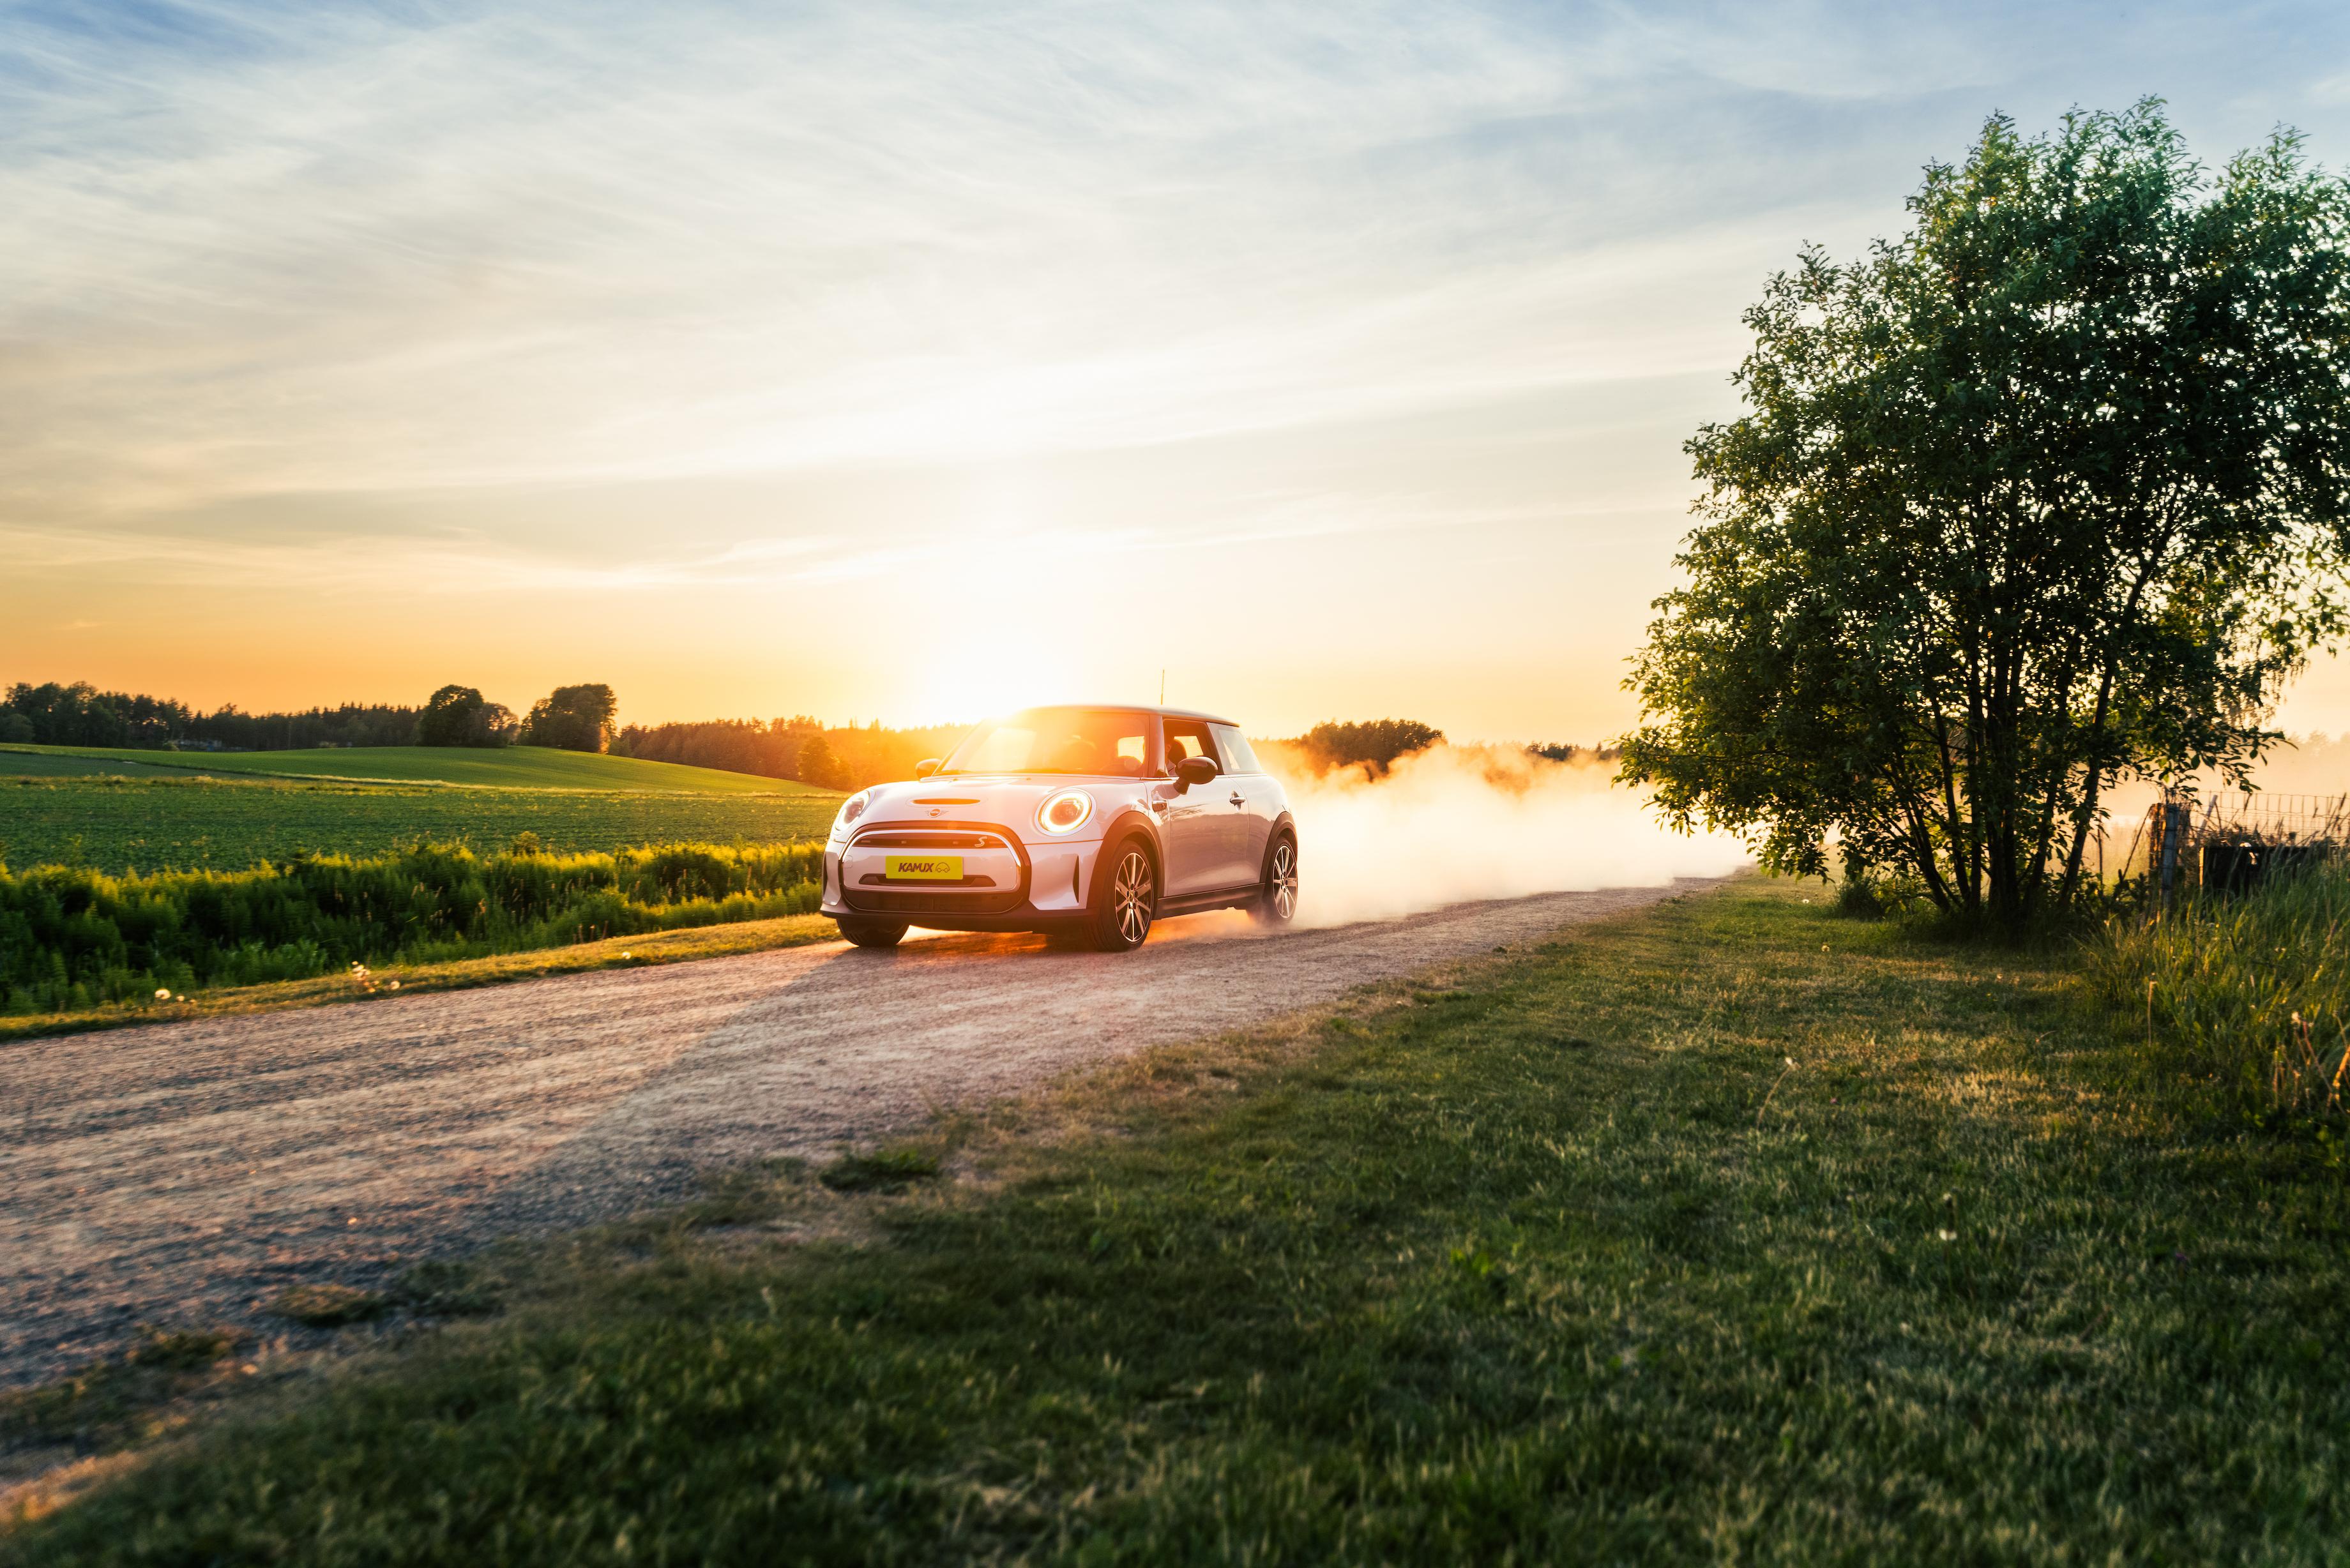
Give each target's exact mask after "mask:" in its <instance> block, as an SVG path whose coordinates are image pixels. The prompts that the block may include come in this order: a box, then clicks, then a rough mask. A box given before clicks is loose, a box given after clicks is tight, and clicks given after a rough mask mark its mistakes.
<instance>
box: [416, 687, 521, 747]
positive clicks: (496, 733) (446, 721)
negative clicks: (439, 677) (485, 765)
mask: <svg viewBox="0 0 2350 1568" xmlns="http://www.w3.org/2000/svg"><path fill="white" fill-rule="evenodd" d="M514 740H515V720H514V712H513V711H512V710H511V709H509V708H507V707H506V705H505V704H504V703H503V702H492V701H486V700H485V699H484V697H483V696H482V694H481V693H480V692H479V691H474V690H473V688H472V687H470V686H443V687H442V688H441V690H440V691H435V692H434V693H432V701H429V702H427V703H425V704H424V711H423V712H422V713H421V714H419V715H417V719H416V743H417V744H418V745H420V746H510V745H512V744H514Z"/></svg>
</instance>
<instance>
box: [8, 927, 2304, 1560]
mask: <svg viewBox="0 0 2350 1568" xmlns="http://www.w3.org/2000/svg"><path fill="white" fill-rule="evenodd" d="M1809 896H1810V897H1812V898H1814V900H1815V901H1814V902H1813V903H1811V904H1809V905H1808V906H1807V905H1806V904H1805V903H1804V902H1803V901H1802V900H1803V898H1804V897H1806V894H1805V892H1804V890H1803V889H1799V888H1793V887H1790V886H1787V885H1783V884H1770V883H1763V882H1760V881H1749V882H1745V883H1742V884H1739V885H1735V886H1733V887H1731V888H1728V889H1725V890H1723V891H1721V892H1719V893H1716V894H1711V895H1707V896H1703V897H1698V898H1690V899H1686V900H1681V901H1677V902H1675V903H1672V904H1669V905H1666V906H1663V907H1660V908H1659V909H1657V910H1655V911H1653V912H1651V913H1649V914H1647V915H1644V916H1641V917H1638V918H1634V919H1627V920H1623V921H1618V922H1614V923H1610V924H1608V925H1606V926H1601V927H1594V928H1586V929H1580V930H1576V931H1574V932H1570V933H1567V934H1565V935H1563V936H1561V937H1560V938H1559V939H1558V940H1556V941H1555V942H1552V943H1549V944H1546V945H1544V947H1543V948H1541V949H1540V950H1537V951H1534V952H1532V953H1513V954H1504V955H1497V956H1496V957H1494V958H1492V959H1491V960H1489V961H1482V962H1481V963H1479V964H1477V965H1474V966H1471V967H1469V968H1467V969H1466V970H1464V971H1461V972H1460V973H1458V974H1456V975H1453V976H1451V977H1449V978H1446V979H1443V980H1441V981H1438V982H1435V983H1423V984H1420V985H1417V986H1412V987H1407V988H1391V989H1388V990H1387V991H1384V992H1380V993H1378V994H1376V995H1373V996H1369V997H1367V998H1364V999H1361V1000H1359V1001H1358V1002H1355V1003H1352V1004H1350V1005H1349V1006H1348V1007H1347V1008H1345V1009H1342V1010H1340V1012H1338V1013H1337V1014H1336V1015H1335V1016H1332V1017H1329V1018H1327V1019H1326V1020H1304V1021H1292V1022H1291V1023H1288V1024H1285V1025H1284V1026H1283V1027H1280V1028H1276V1029H1271V1030H1267V1031H1263V1032H1259V1033H1253V1034H1249V1035H1243V1036H1240V1037H1236V1038H1232V1039H1228V1040H1223V1041H1219V1042H1213V1043H1209V1044H1201V1045H1200V1046H1197V1047H1191V1048H1186V1049H1180V1050H1172V1051H1162V1052H1158V1053H1153V1054H1149V1055H1148V1056H1146V1057H1143V1058H1140V1059H1138V1060H1137V1061H1135V1062H1133V1063H1131V1064H1127V1065H1125V1066H1123V1067H1120V1068H1118V1069H1115V1070H1112V1071H1109V1072H1107V1073H1105V1074H1103V1075H1098V1076H1097V1077H1096V1078H1094V1079H1092V1080H1089V1081H1088V1082H1087V1083H1086V1084H1084V1085H1079V1086H1078V1087H1076V1088H1075V1089H1073V1090H1070V1091H1067V1092H1066V1093H1063V1094H1060V1095H1056V1096H1045V1097H1043V1098H1040V1099H1038V1100H1036V1101H1034V1102H1032V1103H1029V1104H1027V1105H1024V1106H1012V1107H1006V1108H1003V1109H1000V1110H998V1111H995V1112H991V1113H989V1114H988V1115H987V1116H984V1117H983V1118H982V1119H980V1120H978V1121H975V1122H972V1123H969V1124H966V1125H962V1126H959V1127H949V1128H946V1129H944V1130H942V1132H941V1134H940V1136H939V1137H938V1138H937V1139H935V1140H933V1141H932V1142H931V1143H929V1144H926V1145H923V1146H920V1147H913V1148H911V1149H909V1150H901V1151H884V1153H885V1154H887V1155H889V1158H885V1159H883V1160H882V1161H880V1162H879V1165H877V1164H876V1163H875V1162H874V1161H873V1160H870V1159H868V1161H867V1163H866V1164H865V1165H864V1166H862V1167H858V1168H854V1169H844V1170H843V1172H842V1173H841V1175H840V1177H839V1179H836V1180H835V1181H834V1182H832V1183H827V1181H825V1180H824V1179H822V1178H823V1176H824V1174H825V1173H823V1172H815V1173H809V1172H805V1171H801V1170H798V1169H796V1168H788V1167H787V1168H779V1169H777V1170H775V1171H772V1172H755V1171H754V1172H745V1173H743V1174H742V1175H740V1176H739V1177H738V1178H737V1179H734V1180H733V1181H732V1182H730V1183H728V1184H724V1185H723V1186H722V1187H720V1188H718V1189H714V1190H713V1193H712V1199H711V1200H710V1201H709V1202H707V1203H704V1204H702V1205H700V1206H697V1207H695V1208H692V1209H689V1210H684V1211H682V1212H680V1213H678V1214H675V1215H672V1216H670V1217H669V1218H668V1219H666V1220H660V1221H658V1222H647V1223H643V1224H639V1225H636V1226H631V1227H622V1228H618V1229H615V1230H611V1231H603V1232H598V1233H596V1234H594V1235H589V1236H584V1237H579V1238H575V1239H571V1240H569V1241H564V1242H560V1243H557V1244H552V1245H549V1246H546V1247H545V1248H542V1249H539V1250H538V1251H535V1252H532V1253H530V1254H529V1255H528V1259H529V1260H535V1261H528V1260H525V1261H520V1262H513V1263H512V1265H511V1266H507V1265H502V1267H503V1268H504V1271H505V1272H504V1277H505V1278H506V1279H508V1280H510V1281H512V1280H519V1281H521V1283H520V1284H519V1285H518V1286H517V1287H516V1288H515V1291H514V1292H513V1293H512V1294H511V1295H510V1296H509V1297H508V1300H509V1301H510V1303H511V1304H510V1305H509V1308H508V1310H507V1312H506V1314H505V1315H504V1316H503V1317H501V1318H497V1319H494V1320H491V1321H487V1322H483V1323H475V1324H463V1325H452V1326H451V1327H449V1328H447V1329H446V1330H444V1331H442V1332H440V1333H438V1334H432V1335H430V1336H426V1337H424V1338H422V1339H410V1340H405V1341H397V1342H394V1341H385V1342H383V1343H384V1344H385V1345H386V1348H385V1350H384V1351H383V1353H382V1354H381V1355H379V1356H377V1357H375V1358H373V1359H372V1360H366V1361H362V1362H360V1363H359V1364H357V1365H355V1366H353V1367H352V1368H350V1369H348V1371H347V1372H346V1373H345V1374H344V1375H342V1376H333V1377H328V1378H324V1379H320V1380H317V1383H318V1384H319V1385H320V1387H319V1391H317V1393H315V1394H313V1395H311V1396H309V1397H304V1398H303V1399H301V1400H299V1401H298V1402H296V1403H295V1404H294V1405H293V1406H292V1407H286V1408H276V1407H272V1408H271V1409H269V1410H267V1411H264V1410H260V1409H256V1410H255V1412H254V1413H253V1414H252V1415H251V1416H250V1417H247V1418H243V1419H234V1420H229V1421H226V1422H220V1423H213V1424H212V1425H210V1426H209V1427H208V1428H206V1429H205V1430H204V1433H203V1437H202V1438H201V1439H199V1440H193V1441H189V1442H185V1443H183V1444H182V1445H180V1446H178V1447H176V1448H172V1449H166V1450H164V1451H161V1452H160V1453H158V1454H157V1456H156V1457H155V1459H153V1461H152V1462H151V1463H148V1464H145V1465H141V1466H137V1467H134V1468H131V1469H128V1470H126V1471H124V1472H122V1473H120V1474H118V1475H117V1476H116V1477H115V1478H114V1479H112V1480H105V1481H102V1482H100V1483H99V1484H98V1485H97V1486H96V1487H95V1490H93V1491H92V1492H91V1494H90V1495H88V1496H87V1497H85V1498H84V1499H83V1500H82V1501H78V1502H77V1503H75V1504H73V1505H72V1506H70V1507H68V1508H66V1509H64V1510H63V1511H61V1512H58V1513H56V1514H54V1515H52V1516H51V1517H49V1518H47V1520H45V1521H40V1522H38V1523H36V1524H32V1525H30V1526H27V1527H26V1528H24V1529H23V1530H22V1531H21V1532H19V1533H18V1535H17V1536H16V1540H15V1541H14V1542H12V1543H11V1544H13V1546H14V1548H15V1549H16V1551H17V1552H20V1553H23V1554H26V1555H27V1556H28V1557H29V1558H31V1559H36V1560H39V1561H41V1562H44V1563H113V1562H175V1563H176V1562H194V1561H207V1562H256V1561H284V1560H296V1559H298V1560H300V1561H303V1562H306V1563H429V1562H439V1561H447V1560H450V1559H451V1558H452V1557H471V1558H475V1559H494V1560H497V1561H501V1562H511V1563H583V1562H586V1563H594V1562H667V1563H679V1562H694V1563H732V1562H740V1563H769V1562H776V1561H794V1562H842V1563H849V1562H855V1563H938V1562H946V1561H973V1560H984V1561H1012V1560H1019V1561H1026V1562H1040V1563H1042V1562H1054V1563H1118V1562H1135V1563H1170V1562H1214V1563H1231V1562H1250V1563H1331V1562H1361V1563H1373V1562H1401V1561H1411V1562H1431V1561H1474V1562H1480V1563H1504V1562H1518V1563H1536V1562H1555V1561H1627V1560H1642V1561H1677V1562H1678V1561H1689V1560H1693V1559H1700V1558H1702V1559H1710V1560H1718V1561H1742V1562H1761V1563H1823V1562H1860V1561H1878V1562H1904V1563H1911V1562H1958V1561H1963V1562H1986V1563H1988V1562H2000V1563H2008V1562H2018V1561H2025V1562H2031V1561H2038V1562H2050V1563H2056V1562H2067V1563H2077V1562H2086V1561H2096V1562H2107V1561H2116V1562H2141V1561H2158V1562H2168V1561H2181V1560H2195V1561H2215V1560H2230V1561H2260V1562H2264V1563H2291V1562H2309V1563H2318V1562H2339V1561H2341V1559H2342V1542H2344V1541H2345V1540H2350V1492H2345V1483H2350V1467H2346V1466H2345V1442H2350V1436H2345V1434H2350V1244H2345V1243H2350V1196H2345V1194H2346V1193H2350V1188H2345V1173H2344V1168H2343V1165H2342V1162H2341V1160H2340V1158H2339V1156H2338V1152H2336V1151H2334V1150H2330V1149H2329V1148H2328V1147H2324V1146H2318V1145H2315V1144H2314V1143H2302V1142H2293V1141H2290V1140H2279V1139H2276V1138H2272V1137H2246V1136H2244V1135H2243V1134H2242V1133H2241V1130H2240V1129H2241V1123H2236V1122H2207V1121H2204V1120H2201V1119H2199V1118H2198V1117H2197V1116H2194V1115H2189V1114H2184V1113H2182V1112H2181V1111H2179V1110H2178V1108H2177V1107H2176V1106H2173V1105H2172V1104H2171V1103H2170V1102H2168V1101H2167V1100H2166V1099H2165V1098H2164V1097H2163V1096H2162V1095H2161V1094H2159V1093H2158V1092H2155V1089H2154V1088H2152V1087H2148V1086H2147V1085H2145V1084H2144V1082H2143V1080H2142V1079H2131V1080H2129V1082H2130V1084H2131V1085H2133V1086H2129V1087H2124V1086H2123V1085H2124V1082H2125V1080H2124V1078H2123V1077H2121V1076H2117V1075H2116V1069H2115V1062H2116V1051H2117V1046H2116V1038H2115V1035H2114V1033H2113V1031H2112V1027H2111V1025H2109V1024H2108V1023H2101V1022H2098V1021H2097V1018H2096V1016H2095V1015H2092V1014H2091V1013H2089V1012H2086V1011H2085V1009H2084V1008H2082V1007H2081V1006H2080V1005H2078V1004H2077V1003H2076V1002H2074V1001H2072V1000H2070V999H2068V996H2067V992H2077V991H2078V989H2079V985H2078V980H2077V976H2076V975H2075V974H2074V972H2073V971H2072V969H2071V966H2070V963H2069V961H2056V960H2052V959H2047V958H2021V957H2018V956H2016V955H2015V954H2013V953H2012V952H1996V951H1972V952H1963V951H1947V950H1932V949H1924V948H1919V947H1917V946H1915V945H1904V943H1903V942H1902V940H1900V939H1899V937H1898V934H1897V933H1895V932H1893V931H1890V930H1888V929H1886V928H1883V927H1878V926H1864V925H1857V924H1855V923H1852V922H1848V921H1841V920H1837V919H1833V918H1831V917H1830V916H1829V914H1828V912H1827V910H1826V908H1825V902H1824V901H1820V900H1819V896H1818V895H1817V894H1816V892H1814V893H1812V894H1810V895H1809ZM1790 1059H1792V1061H1793V1063H1794V1065H1793V1066H1792V1067H1790V1066H1788V1065H1787V1062H1788V1061H1789V1060H1790ZM2156 1087H2158V1086H2156ZM931 1159H942V1161H943V1165H942V1168H943V1169H944V1170H945V1171H946V1172H947V1173H948V1175H949V1177H951V1178H952V1179H926V1177H925V1173H926V1172H927V1171H928V1169H929V1168H930V1166H929V1160H931ZM876 1169H880V1170H883V1171H885V1172H886V1173H887V1174H888V1175H889V1179H888V1180H883V1181H877V1180H874V1179H872V1173H873V1171H874V1170H876ZM346 1332H348V1333H352V1334H362V1335H364V1334H374V1333H377V1332H379V1331H377V1330H372V1329H359V1330H350V1331H346Z"/></svg>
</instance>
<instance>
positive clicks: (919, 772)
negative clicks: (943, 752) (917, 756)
mask: <svg viewBox="0 0 2350 1568" xmlns="http://www.w3.org/2000/svg"><path fill="white" fill-rule="evenodd" d="M945 765H946V763H945V762H944V761H943V760H942V759H941V758H938V757H926V758H924V759H923V760H922V761H920V762H919V763H915V764H914V776H915V777H916V778H918V779H926V778H928V777H930V776H931V774H934V773H936V772H938V771H939V770H940V769H941V768H942V767H944V766H945Z"/></svg>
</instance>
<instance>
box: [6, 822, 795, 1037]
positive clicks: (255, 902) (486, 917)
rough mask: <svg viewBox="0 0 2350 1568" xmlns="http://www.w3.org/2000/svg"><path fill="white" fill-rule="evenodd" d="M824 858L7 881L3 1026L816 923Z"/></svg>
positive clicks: (705, 849) (678, 853) (420, 861)
mask: <svg viewBox="0 0 2350 1568" xmlns="http://www.w3.org/2000/svg"><path fill="white" fill-rule="evenodd" d="M823 853H824V852H823V848H822V846H820V845H816V844H785V845H775V846H749V845H743V846H722V845H706V844H671V845H662V846H657V847H652V848H644V849H633V850H622V851H620V852H619V853H616V854H608V855H552V854H547V853H546V852H544V851H543V850H542V849H540V848H539V847H538V846H537V845H536V842H535V841H525V842H523V843H521V844H518V845H517V846H515V848H514V849H512V850H510V851H509V852H507V853H504V854H499V855H492V856H487V857H484V856H477V855H475V854H474V853H473V851H471V850H469V849H465V848H463V847H457V846H443V845H418V846H413V847H411V848H409V849H406V850H402V851H400V852H399V853H396V854H392V855H387V856H380V857H348V856H338V855H328V856H306V857H296V858H294V859H290V860H287V861H285V862H283V863H281V864H278V865H275V866H260V867H254V868H252V869H250V870H244V871H161V872H153V873H149V874H145V875H130V876H122V877H114V876H109V875H107V874H106V873H104V872H99V871H93V870H88V869H86V868H83V867H66V866H44V867H35V868H34V869H32V870H29V871H25V872H11V871H8V870H7V869H5V867H0V1017H5V1016H8V1015H17V1016H23V1015H37V1014H42V1013H52V1012H88V1011H90V1010H91V1009H93V1008H103V1007H106V1006H109V1005H112V1006H115V1007H120V1006H122V1005H124V1004H127V1003H131V1002H138V1001H144V1002H149V1003H160V1002H168V1001H169V1000H170V999H171V998H172V996H174V995H178V994H181V993H184V992H192V991H196V990H200V989H203V988H206V987H211V986H224V985H226V986H245V985H252V984H255V983H256V982H260V981H290V980H307V979H311V978H314V977H316V976H319V975H324V974H330V973H334V972H337V971H343V970H346V969H348V968H349V967H351V966H354V965H357V966H361V967H373V966H378V965H383V964H390V963H406V964H434V963H442V962H448V961H454V960H460V959H478V958H483V957H485V956H488V955H490V954H494V953H510V952H518V951H525V950H532V949H537V948H551V947H561V946H565V945H567V944H569V943H574V942H584V941H593V940H598V939H601V938H605V937H614V936H630V935H635V934H639V933H642V932H649V931H660V930H674V929H681V928H686V927H692V926H710V925H719V924H724V923H730V922H740V921H746V920H769V919H776V918H778V917H782V916H786V915H805V914H810V913H813V912H814V910H815V909H816V905H817V903H818V902H819V900H820V896H821V893H822V877H823V869H822V868H823Z"/></svg>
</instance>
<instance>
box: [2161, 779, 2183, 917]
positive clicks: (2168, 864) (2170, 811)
mask: <svg viewBox="0 0 2350 1568" xmlns="http://www.w3.org/2000/svg"><path fill="white" fill-rule="evenodd" d="M2186 836H2187V808H2186V807H2185V806H2183V805H2178V804H2177V803H2176V802H2174V801H2172V800H2171V798H2170V797H2169V796H2168V795H2167V794H2166V795H2165V796H2163V800H2162V909H2163V912H2164V913H2166V914H2168V912H2169V910H2170V898H2171V894H2172V892H2173V891H2174V890H2175V889H2176V888H2178V846H2179V840H2180V839H2183V838H2185V837H2186Z"/></svg>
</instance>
